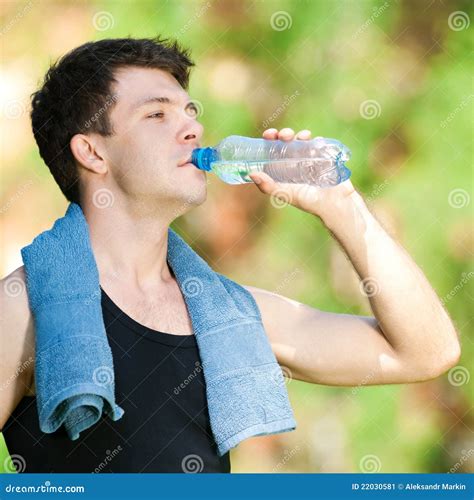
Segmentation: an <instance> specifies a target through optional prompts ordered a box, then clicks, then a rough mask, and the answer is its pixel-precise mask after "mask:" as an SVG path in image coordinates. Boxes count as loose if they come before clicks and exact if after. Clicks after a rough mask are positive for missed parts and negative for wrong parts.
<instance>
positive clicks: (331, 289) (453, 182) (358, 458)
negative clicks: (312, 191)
mask: <svg viewBox="0 0 474 500" xmlns="http://www.w3.org/2000/svg"><path fill="white" fill-rule="evenodd" d="M2 8H3V12H2V21H1V24H2V37H1V41H2V56H3V57H2V60H3V64H2V69H1V71H2V72H1V85H2V92H1V93H0V98H1V99H2V103H1V104H2V107H1V109H2V116H1V122H2V126H3V133H2V138H3V141H2V153H1V155H2V186H1V192H2V200H3V201H2V210H1V217H2V223H3V231H2V236H3V242H2V243H3V244H2V247H3V259H2V263H1V265H2V271H3V273H4V274H5V273H7V272H10V271H12V270H13V269H15V268H16V267H18V266H19V265H21V259H20V255H19V250H20V248H21V247H22V246H24V245H25V244H27V243H29V242H30V241H31V240H32V238H33V237H34V236H35V235H36V234H38V233H39V232H40V231H42V230H44V229H47V228H49V227H50V225H51V223H52V221H54V219H56V218H57V217H59V216H60V215H62V213H63V212H64V209H65V207H66V201H65V200H64V199H63V198H62V195H61V194H60V191H59V189H58V188H57V187H56V185H55V184H54V181H53V179H52V177H51V176H50V174H49V172H48V170H47V168H46V167H45V166H44V165H43V164H42V161H41V159H40V158H39V155H38V153H37V150H36V147H35V144H34V140H33V137H32V134H31V132H30V128H29V121H28V113H27V112H28V106H29V103H28V96H29V94H30V93H31V92H33V91H34V90H35V88H36V86H37V84H38V82H39V81H40V79H41V77H42V75H43V74H44V72H45V71H46V69H47V68H48V65H49V64H50V62H51V61H53V60H55V59H56V58H57V57H59V56H60V55H62V54H63V53H65V52H66V51H68V50H70V49H71V48H73V47H75V46H77V45H80V44H81V43H84V42H86V41H88V40H91V39H100V38H113V37H123V36H129V35H130V36H133V37H148V36H155V35H157V34H160V35H162V36H168V37H175V38H178V39H179V40H180V41H181V42H182V43H183V44H184V45H185V46H188V47H190V48H191V49H192V53H193V58H194V60H195V61H196V63H197V66H196V68H195V70H194V73H193V76H192V79H191V86H190V94H191V96H192V97H193V98H194V99H197V100H198V101H199V102H200V104H201V105H202V110H203V113H202V116H201V121H202V123H203V124H204V126H205V136H204V141H203V142H204V143H205V144H209V145H211V144H215V143H217V142H218V141H219V140H220V139H222V138H223V137H225V136H227V135H230V134H239V135H248V136H260V135H261V133H262V131H263V130H264V129H265V128H267V127H270V126H275V127H277V128H282V127H285V126H289V127H292V128H293V129H294V130H299V129H303V128H307V129H310V130H312V132H313V134H314V135H321V136H325V137H334V138H337V139H338V140H340V141H342V142H343V143H344V144H346V145H348V146H349V147H350V149H351V150H352V160H351V161H350V162H349V164H348V166H349V167H350V168H351V170H352V172H353V174H352V179H353V183H354V185H355V186H356V187H357V189H358V190H359V191H360V192H361V193H363V194H364V196H365V198H366V200H367V202H368V204H369V206H370V207H371V209H372V210H373V212H374V214H376V216H377V217H378V218H379V220H380V221H381V222H382V223H383V225H384V226H385V227H386V228H387V230H388V231H389V232H390V233H391V234H392V235H393V236H394V237H396V238H397V239H398V241H400V243H401V244H402V245H403V246H404V247H405V248H406V249H407V250H408V251H409V253H410V254H411V255H412V256H413V257H414V259H415V260H416V262H417V263H418V264H419V265H420V267H421V268H422V269H423V271H424V272H425V273H426V275H427V277H428V279H429V280H430V282H431V283H432V285H433V287H434V288H435V289H436V291H437V293H438V294H439V296H440V297H442V298H443V301H444V303H445V306H446V308H447V310H448V311H449V313H450V314H451V316H452V317H453V319H454V321H455V324H456V326H457V329H458V331H459V333H460V335H461V341H462V348H463V355H462V359H461V361H460V365H461V366H462V367H466V370H467V374H468V375H469V370H468V369H467V367H469V369H471V367H472V359H473V353H474V345H473V341H474V340H473V325H472V301H471V302H470V300H469V299H472V294H473V283H474V280H472V279H471V278H472V277H473V276H474V274H473V273H474V270H473V267H472V247H473V240H474V235H473V225H472V206H473V205H472V199H471V198H472V187H473V174H472V130H473V127H472V97H473V89H472V76H471V74H470V69H472V65H471V60H472V48H473V47H472V41H473V38H472V26H470V21H472V14H473V12H472V2H470V1H468V0H466V1H454V0H453V1H448V0H444V1H440V0H435V1H432V0H415V1H409V0H403V1H397V2H392V1H387V2H382V0H374V1H372V0H362V1H358V2H355V1H351V0H342V1H339V0H337V1H336V0H293V1H290V0H286V1H285V0H281V1H279V0H275V1H272V0H254V1H252V0H247V1H242V0H235V1H234V0H222V1H209V2H207V1H205V0H204V1H183V2H171V1H156V0H153V1H142V0H140V1H131V0H122V1H96V2H75V1H69V2H68V1H64V2H61V1H55V2H41V3H40V2H38V1H35V0H32V1H30V2H12V1H4V2H2ZM174 226H175V227H176V228H177V230H178V231H180V232H181V233H182V234H183V235H184V236H185V237H186V238H187V239H188V241H192V242H193V246H194V247H195V249H196V250H197V251H198V252H199V253H200V254H201V255H203V256H204V257H205V258H206V259H207V260H208V262H209V263H210V264H211V265H212V266H213V268H214V269H215V270H217V271H219V272H223V273H225V274H227V275H229V276H230V277H231V278H233V279H235V280H237V281H239V282H241V283H243V284H248V285H254V286H258V287H261V288H266V289H269V290H273V291H276V292H278V293H280V294H283V295H286V296H289V297H291V298H294V299H296V300H300V301H302V302H305V303H307V304H309V305H312V306H314V307H318V308H320V309H324V310H330V311H337V312H347V313H353V314H371V312H370V308H369V306H368V303H367V299H365V298H364V297H362V296H361V294H360V293H359V289H358V279H357V276H356V274H355V273H354V271H353V269H352V267H351V266H350V264H349V263H348V261H347V259H346V258H344V256H343V254H342V252H341V250H340V248H339V247H338V245H337V244H336V243H335V242H334V241H333V240H332V238H331V237H330V235H329V234H328V232H327V231H326V230H325V229H324V228H323V226H322V224H321V223H320V222H319V221H318V220H316V219H315V218H314V217H312V216H310V215H308V214H305V213H303V212H301V211H298V210H297V209H295V208H293V207H286V208H283V209H276V208H274V207H273V206H272V205H271V204H270V203H269V199H268V198H267V197H264V196H263V195H260V194H259V193H258V192H257V191H256V189H255V187H254V186H239V187H236V186H228V185H225V184H223V183H221V182H220V181H218V180H216V179H211V183H210V193H209V197H208V201H207V202H206V203H205V204H204V205H203V206H202V207H199V208H198V209H196V210H194V211H193V212H191V213H189V214H187V215H186V216H184V217H182V218H181V219H180V220H178V221H177V222H176V223H175V224H174ZM469 306H471V307H469ZM327 334H328V335H331V332H327ZM361 348H363V346H361ZM354 355H355V356H357V353H354ZM463 373H464V372H463ZM469 379H470V377H469V376H468V377H467V381H466V380H464V381H463V383H461V384H460V383H459V382H456V380H457V379H454V376H453V373H451V376H448V374H446V375H445V376H443V377H440V378H438V379H436V380H433V381H429V382H425V383H420V384H409V385H401V386H383V387H358V388H340V387H323V386H315V385H310V384H305V383H301V382H297V381H291V383H290V384H289V385H288V388H289V392H290V397H291V400H292V403H293V405H294V408H295V412H296V418H297V421H298V429H297V430H296V431H295V432H292V433H286V434H281V435H277V436H269V437H263V438H254V439H250V440H247V441H246V442H244V443H243V444H241V445H240V446H239V448H238V449H237V450H235V451H233V452H232V459H233V471H275V472H293V471H297V472H318V471H327V472H332V471H340V472H349V471H354V472H357V471H360V470H362V471H364V470H367V469H370V467H375V469H378V468H379V470H380V471H381V472H447V471H449V470H450V469H451V468H453V467H454V468H455V470H456V471H457V472H467V471H472V470H473V468H474V467H473V458H474V456H473V448H474V443H473V440H472V421H473V416H472V392H473V391H472V384H473V381H472V380H469ZM1 448H2V447H1V446H0V455H1V453H7V452H6V450H5V448H4V447H3V450H2V449H1ZM5 456H6V455H5ZM463 457H464V458H463ZM466 457H467V458H466ZM0 459H1V460H2V464H3V462H4V460H3V456H0ZM2 464H0V467H1V465H2Z"/></svg>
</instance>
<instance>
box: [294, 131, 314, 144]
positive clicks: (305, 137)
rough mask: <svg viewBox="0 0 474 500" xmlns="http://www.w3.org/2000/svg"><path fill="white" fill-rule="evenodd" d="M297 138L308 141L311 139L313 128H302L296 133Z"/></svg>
mask: <svg viewBox="0 0 474 500" xmlns="http://www.w3.org/2000/svg"><path fill="white" fill-rule="evenodd" d="M295 138H296V139H299V140H300V141H308V140H309V139H311V130H307V129H304V130H300V131H299V132H298V133H297V134H296V137H295Z"/></svg>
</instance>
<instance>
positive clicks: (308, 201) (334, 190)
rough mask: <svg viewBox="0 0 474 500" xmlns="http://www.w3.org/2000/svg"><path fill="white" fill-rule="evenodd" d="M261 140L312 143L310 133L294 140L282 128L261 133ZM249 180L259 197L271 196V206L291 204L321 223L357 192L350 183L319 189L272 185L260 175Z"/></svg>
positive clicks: (286, 130)
mask: <svg viewBox="0 0 474 500" xmlns="http://www.w3.org/2000/svg"><path fill="white" fill-rule="evenodd" d="M263 138H264V139H268V140H277V139H278V140H281V141H292V140H294V139H299V140H302V141H308V140H310V139H311V131H310V130H301V131H300V132H298V133H297V134H296V136H295V132H294V131H293V130H292V129H291V128H283V129H281V130H280V131H278V130H277V129H275V128H270V129H267V130H265V132H263ZM249 177H250V178H251V179H252V180H253V181H254V183H255V184H256V185H257V187H258V189H260V191H261V192H262V193H265V194H269V195H271V197H272V199H273V200H275V202H274V203H273V205H274V206H277V207H278V206H284V205H285V204H291V205H293V206H295V207H297V208H299V209H301V210H304V211H305V212H309V213H312V214H314V215H317V216H318V217H321V219H323V220H324V216H325V214H326V213H328V212H330V211H331V210H332V208H333V207H334V206H335V204H338V203H340V201H341V200H343V199H345V198H346V197H348V196H350V195H351V194H352V193H355V192H356V191H355V189H354V186H353V185H352V182H351V180H350V179H347V180H346V181H344V182H341V183H340V184H338V185H336V186H331V187H324V188H321V187H318V186H311V185H309V184H291V183H286V182H285V183H282V182H275V181H274V180H273V179H272V178H271V177H270V176H269V175H267V174H265V173H263V172H258V173H253V174H250V175H249Z"/></svg>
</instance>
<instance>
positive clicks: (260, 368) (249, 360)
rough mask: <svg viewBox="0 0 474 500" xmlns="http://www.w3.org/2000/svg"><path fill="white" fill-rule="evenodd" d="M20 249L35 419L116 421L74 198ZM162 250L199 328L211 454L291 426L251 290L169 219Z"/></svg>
mask: <svg viewBox="0 0 474 500" xmlns="http://www.w3.org/2000/svg"><path fill="white" fill-rule="evenodd" d="M22 256H23V262H24V264H25V273H26V285H27V290H28V297H29V302H30V307H31V310H32V314H33V317H34V321H35V330H36V363H35V377H36V394H37V396H36V397H37V405H38V415H39V424H40V429H41V430H42V431H43V432H46V433H52V432H55V431H56V430H57V429H58V428H59V427H60V426H61V425H63V424H64V427H65V429H66V432H67V434H68V436H69V437H70V439H72V440H75V439H78V438H79V434H80V432H81V431H83V430H84V429H87V428H89V427H91V426H92V425H94V424H95V423H96V422H97V421H98V420H99V419H100V418H101V416H102V414H104V415H108V416H109V417H110V418H111V419H112V420H114V421H115V420H118V419H120V418H121V417H122V416H123V414H124V410H123V409H122V408H120V407H119V406H118V405H117V404H116V403H115V394H114V387H115V386H114V368H113V359H112V352H111V349H110V346H109V344H108V340H107V336H106V332H105V326H104V322H103V317H102V309H101V292H100V285H99V273H98V269H97V265H96V262H95V259H94V255H93V251H92V247H91V244H90V237H89V228H88V224H87V221H86V219H85V217H84V214H83V213H82V209H81V208H80V206H79V205H77V204H75V203H72V204H70V205H69V208H68V210H67V212H66V215H65V216H64V217H62V218H60V219H58V220H57V221H56V222H55V224H54V226H53V227H52V229H50V230H48V231H45V232H43V233H41V234H40V235H39V236H37V237H36V238H35V239H34V240H33V242H32V243H31V244H30V245H28V246H27V247H25V248H23V249H22ZM167 260H168V264H169V265H170V267H171V269H172V270H173V273H174V275H175V277H176V280H177V282H178V285H179V287H180V289H181V292H182V294H183V296H184V299H185V302H186V306H187V309H188V311H189V314H190V317H191V321H192V326H193V331H194V334H195V336H196V341H197V344H198V348H199V353H200V356H201V361H202V366H203V372H204V377H205V381H206V391H207V392H206V394H207V401H208V408H209V417H210V423H211V429H212V432H213V436H214V439H215V441H216V443H217V448H218V454H219V455H220V456H222V455H224V454H225V453H227V452H228V451H229V450H230V449H231V448H233V447H235V446H237V445H238V444H239V443H240V442H241V441H242V440H244V439H246V438H249V437H252V436H261V435H267V434H275V433H279V432H287V431H291V430H294V429H295V428H296V422H295V419H294V416H293V411H292V408H291V405H290V402H289V399H288V393H287V391H286V387H285V383H284V379H283V376H282V372H281V368H280V366H279V365H278V363H277V360H276V358H275V355H274V354H273V351H272V349H271V347H270V344H269V342H268V339H267V336H266V334H265V330H264V328H263V325H262V320H261V315H260V311H259V309H258V306H257V304H256V302H255V300H254V298H253V297H252V295H251V294H250V293H249V292H248V291H247V290H245V289H244V288H243V287H242V286H240V285H238V284H237V283H235V282H233V281H232V280H230V279H228V278H226V277H225V276H223V275H221V274H219V273H216V272H214V271H213V270H212V269H211V268H210V267H209V265H208V264H207V263H206V262H205V261H204V260H203V259H202V258H201V257H199V255H197V254H196V253H195V252H194V250H192V248H191V247H190V246H189V245H188V244H187V243H185V242H184V241H183V240H182V239H181V238H180V237H179V236H178V235H177V234H176V233H175V232H174V231H173V230H171V229H169V231H168V254H167ZM164 432H165V430H164Z"/></svg>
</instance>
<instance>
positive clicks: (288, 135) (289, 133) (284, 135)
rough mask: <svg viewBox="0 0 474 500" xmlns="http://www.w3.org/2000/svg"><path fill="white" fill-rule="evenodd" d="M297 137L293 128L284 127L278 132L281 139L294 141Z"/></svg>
mask: <svg viewBox="0 0 474 500" xmlns="http://www.w3.org/2000/svg"><path fill="white" fill-rule="evenodd" d="M294 138H295V131H294V130H293V129H291V128H282V129H281V130H280V132H279V133H278V139H280V141H292V140H293V139H294Z"/></svg>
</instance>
